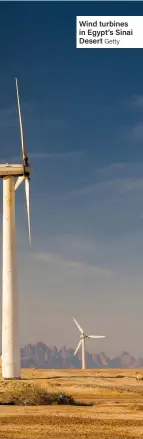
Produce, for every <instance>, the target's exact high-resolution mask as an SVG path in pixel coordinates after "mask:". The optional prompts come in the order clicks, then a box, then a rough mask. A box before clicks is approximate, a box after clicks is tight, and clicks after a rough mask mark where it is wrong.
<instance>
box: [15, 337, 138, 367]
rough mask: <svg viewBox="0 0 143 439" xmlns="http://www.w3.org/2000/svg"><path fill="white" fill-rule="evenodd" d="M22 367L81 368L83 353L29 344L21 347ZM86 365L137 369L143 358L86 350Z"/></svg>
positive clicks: (66, 348)
mask: <svg viewBox="0 0 143 439" xmlns="http://www.w3.org/2000/svg"><path fill="white" fill-rule="evenodd" d="M21 367H25V368H30V367H31V368H33V367H34V368H39V369H72V368H75V369H78V368H81V353H80V352H79V353H78V354H77V355H76V356H74V349H72V348H68V347H66V346H63V347H62V348H61V349H59V350H58V349H57V348H56V346H53V347H48V346H47V345H46V344H45V343H43V342H38V343H36V344H27V345H26V346H24V347H23V348H21ZM86 367H87V368H89V369H90V368H91V369H106V368H107V369H108V368H113V369H114V368H118V369H120V368H121V369H126V368H129V369H137V368H140V369H141V368H143V358H141V357H140V358H137V359H136V358H135V357H133V356H132V355H130V354H129V353H128V352H126V351H124V352H123V353H122V355H120V356H117V357H114V358H109V357H107V356H106V355H105V354H104V352H101V353H100V354H91V353H89V352H86Z"/></svg>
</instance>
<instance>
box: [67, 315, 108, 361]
mask: <svg viewBox="0 0 143 439" xmlns="http://www.w3.org/2000/svg"><path fill="white" fill-rule="evenodd" d="M73 320H74V322H75V324H76V326H77V327H78V329H79V331H80V341H79V344H78V346H77V348H76V350H75V352H74V355H76V354H77V352H78V350H79V348H80V346H81V348H82V369H86V362H85V340H86V338H105V337H106V336H105V335H86V334H85V333H84V331H83V329H82V328H81V326H80V325H79V323H78V322H77V320H75V319H74V317H73Z"/></svg>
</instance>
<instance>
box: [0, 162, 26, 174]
mask: <svg viewBox="0 0 143 439" xmlns="http://www.w3.org/2000/svg"><path fill="white" fill-rule="evenodd" d="M31 173H32V170H31V169H30V168H29V167H25V166H23V165H17V164H16V165H11V164H10V163H5V164H2V165H0V177H1V178H3V177H6V176H9V175H11V176H14V177H19V176H22V175H30V174H31Z"/></svg>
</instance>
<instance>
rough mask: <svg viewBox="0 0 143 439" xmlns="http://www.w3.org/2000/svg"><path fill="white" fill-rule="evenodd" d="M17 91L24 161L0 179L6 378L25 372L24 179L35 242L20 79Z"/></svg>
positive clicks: (2, 169)
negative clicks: (18, 201) (19, 232)
mask: <svg viewBox="0 0 143 439" xmlns="http://www.w3.org/2000/svg"><path fill="white" fill-rule="evenodd" d="M16 93H17V104H18V116H19V124H20V135H21V146H22V158H23V164H19V165H17V164H16V165H15V164H8V163H6V164H4V165H0V178H2V179H3V269H2V271H3V275H2V377H3V378H5V379H19V378H20V375H21V373H20V340H19V300H18V298H19V295H18V288H17V267H16V241H15V238H16V226H15V190H16V189H17V188H18V187H19V186H20V184H21V183H22V182H23V181H25V194H26V206H27V216H28V229H29V240H30V243H31V231H30V202H29V182H30V173H31V169H30V167H29V163H28V156H27V153H26V146H25V141H24V133H23V124H22V117H21V109H20V100H19V91H18V83H17V79H16ZM15 179H16V181H15Z"/></svg>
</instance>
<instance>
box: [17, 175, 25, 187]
mask: <svg viewBox="0 0 143 439" xmlns="http://www.w3.org/2000/svg"><path fill="white" fill-rule="evenodd" d="M24 180H25V176H24V175H20V176H19V177H18V178H17V180H16V183H15V187H14V188H15V191H16V189H17V188H18V187H19V186H20V184H21V183H23V181H24Z"/></svg>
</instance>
